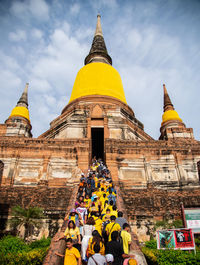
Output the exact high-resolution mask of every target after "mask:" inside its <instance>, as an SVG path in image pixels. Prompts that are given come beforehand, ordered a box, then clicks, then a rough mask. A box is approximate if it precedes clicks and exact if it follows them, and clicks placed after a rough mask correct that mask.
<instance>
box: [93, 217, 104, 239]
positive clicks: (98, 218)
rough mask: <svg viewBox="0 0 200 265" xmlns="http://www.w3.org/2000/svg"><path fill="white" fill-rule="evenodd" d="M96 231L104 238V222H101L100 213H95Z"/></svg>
mask: <svg viewBox="0 0 200 265" xmlns="http://www.w3.org/2000/svg"><path fill="white" fill-rule="evenodd" d="M95 217H96V218H95V225H94V226H95V230H97V231H98V232H99V234H100V236H102V224H103V221H102V220H101V218H100V213H99V212H96V213H95Z"/></svg>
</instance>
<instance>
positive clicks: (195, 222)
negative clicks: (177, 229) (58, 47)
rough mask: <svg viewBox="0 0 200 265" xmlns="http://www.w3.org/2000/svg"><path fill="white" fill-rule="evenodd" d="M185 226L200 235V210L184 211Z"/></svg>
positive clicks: (185, 209)
mask: <svg viewBox="0 0 200 265" xmlns="http://www.w3.org/2000/svg"><path fill="white" fill-rule="evenodd" d="M183 213H184V217H185V226H186V227H187V228H191V229H192V231H193V233H200V209H199V208H196V209H194V208H193V209H187V208H184V209H183Z"/></svg>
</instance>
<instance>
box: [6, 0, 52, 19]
mask: <svg viewBox="0 0 200 265" xmlns="http://www.w3.org/2000/svg"><path fill="white" fill-rule="evenodd" d="M10 10H11V13H13V14H14V15H15V16H17V17H19V18H21V19H22V20H23V19H28V18H29V17H30V16H31V17H33V18H35V19H37V20H40V21H46V20H48V19H49V6H48V4H47V3H46V2H45V0H26V1H14V2H13V4H12V6H11V9H10Z"/></svg>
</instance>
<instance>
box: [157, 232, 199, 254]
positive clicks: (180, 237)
mask: <svg viewBox="0 0 200 265" xmlns="http://www.w3.org/2000/svg"><path fill="white" fill-rule="evenodd" d="M156 236H157V248H158V249H169V248H173V249H182V250H190V249H195V243H194V236H193V233H192V229H185V228H183V229H169V230H160V231H157V232H156Z"/></svg>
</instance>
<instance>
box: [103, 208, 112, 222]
mask: <svg viewBox="0 0 200 265" xmlns="http://www.w3.org/2000/svg"><path fill="white" fill-rule="evenodd" d="M110 216H111V215H110V209H107V210H106V214H105V215H104V216H103V218H102V221H103V222H106V221H109V220H110Z"/></svg>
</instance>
